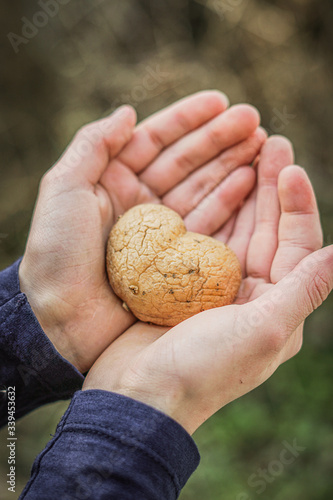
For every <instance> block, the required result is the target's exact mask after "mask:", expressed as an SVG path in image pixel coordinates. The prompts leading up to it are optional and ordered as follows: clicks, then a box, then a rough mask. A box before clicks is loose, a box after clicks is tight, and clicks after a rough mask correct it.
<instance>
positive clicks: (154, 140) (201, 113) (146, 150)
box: [120, 90, 229, 173]
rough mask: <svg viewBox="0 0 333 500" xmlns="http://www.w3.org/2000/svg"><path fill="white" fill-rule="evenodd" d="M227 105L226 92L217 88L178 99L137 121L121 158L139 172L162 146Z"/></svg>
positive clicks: (207, 119)
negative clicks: (137, 123)
mask: <svg viewBox="0 0 333 500" xmlns="http://www.w3.org/2000/svg"><path fill="white" fill-rule="evenodd" d="M228 105H229V101H228V98H227V97H226V95H225V94H223V93H222V92H218V91H216V90H209V91H204V92H198V93H197V94H194V95H191V96H189V97H186V98H185V99H181V100H180V101H178V102H176V103H175V104H173V105H171V106H168V107H167V108H165V109H163V110H162V111H160V112H158V113H155V114H154V115H152V116H151V117H149V118H147V119H146V120H144V121H143V122H142V123H140V125H138V127H137V128H136V130H135V133H134V135H133V138H132V140H131V142H130V144H128V146H127V147H126V148H125V149H124V151H122V153H121V156H120V160H121V161H122V162H124V163H125V164H126V165H127V166H128V167H129V168H131V169H132V170H133V171H134V172H135V173H139V172H141V171H142V170H143V169H145V168H146V167H147V166H148V165H149V164H150V163H151V162H152V161H153V160H154V159H155V158H156V157H157V156H158V155H159V154H160V153H161V151H162V150H163V149H164V148H166V147H167V146H169V145H170V144H173V143H174V142H175V141H177V140H179V139H180V138H181V137H183V136H184V135H186V134H188V133H189V132H191V131H192V130H195V129H196V128H198V127H200V126H201V125H203V124H204V123H206V122H207V121H209V120H211V119H212V118H214V117H215V116H217V115H218V114H220V113H222V112H223V111H224V110H225V109H226V108H227V107H228ZM138 151H139V152H140V154H138Z"/></svg>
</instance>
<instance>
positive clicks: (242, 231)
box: [216, 189, 257, 278]
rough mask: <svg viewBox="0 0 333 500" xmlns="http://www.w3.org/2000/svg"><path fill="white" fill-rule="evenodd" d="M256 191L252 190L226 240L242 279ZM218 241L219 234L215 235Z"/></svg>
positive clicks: (244, 273)
mask: <svg viewBox="0 0 333 500" xmlns="http://www.w3.org/2000/svg"><path fill="white" fill-rule="evenodd" d="M256 201H257V189H255V190H253V191H252V193H251V194H250V196H249V197H248V199H247V200H246V201H245V203H244V205H243V206H242V207H241V209H240V211H239V213H238V216H237V218H236V221H235V225H234V228H233V231H232V234H231V235H230V237H229V239H228V240H227V244H228V246H229V247H230V248H231V249H232V250H233V251H234V252H235V254H236V255H237V257H238V260H239V262H240V265H241V269H242V275H243V278H245V277H246V276H247V270H246V256H247V252H248V247H249V244H250V241H251V237H252V235H253V231H254V224H255V212H256ZM216 237H217V238H218V239H220V238H219V234H217V235H216Z"/></svg>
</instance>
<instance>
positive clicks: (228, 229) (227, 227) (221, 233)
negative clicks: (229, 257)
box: [212, 210, 239, 243]
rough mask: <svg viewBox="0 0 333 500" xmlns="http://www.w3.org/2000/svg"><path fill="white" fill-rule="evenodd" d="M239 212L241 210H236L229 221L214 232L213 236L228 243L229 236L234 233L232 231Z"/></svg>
mask: <svg viewBox="0 0 333 500" xmlns="http://www.w3.org/2000/svg"><path fill="white" fill-rule="evenodd" d="M238 213H239V210H236V211H235V212H234V213H233V214H232V216H231V217H230V219H228V220H227V222H226V223H225V224H223V225H222V227H221V228H220V229H218V230H217V231H216V233H214V234H213V235H212V236H213V238H215V239H216V240H219V241H222V243H228V240H229V238H230V236H231V234H232V231H233V229H234V227H235V223H236V220H237V216H238Z"/></svg>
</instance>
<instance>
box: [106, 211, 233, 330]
mask: <svg viewBox="0 0 333 500" xmlns="http://www.w3.org/2000/svg"><path fill="white" fill-rule="evenodd" d="M107 271H108V276H109V280H110V284H111V286H112V288H113V290H114V292H115V293H116V294H117V295H118V296H119V297H120V298H121V299H122V300H123V301H124V302H125V304H124V306H125V307H126V305H127V307H128V308H129V309H130V310H131V311H132V313H133V314H134V315H135V316H136V317H137V318H138V319H140V320H141V321H147V322H151V323H155V324H156V325H163V326H175V325H177V324H178V323H180V322H181V321H184V320H185V319H187V318H189V317H190V316H193V315H194V314H197V313H199V312H201V311H205V310H206V309H211V308H213V307H220V306H224V305H227V304H231V303H232V302H233V301H234V299H235V297H236V295H237V292H238V289H239V286H240V282H241V277H242V274H241V269H240V264H239V261H238V259H237V257H236V255H235V254H234V252H233V251H232V250H230V248H228V247H227V246H226V245H224V244H223V243H220V242H219V241H217V240H214V239H213V238H210V237H209V236H203V235H201V234H197V233H191V232H187V231H186V228H185V225H184V222H183V220H182V218H181V217H180V216H179V215H178V214H177V213H176V212H174V211H173V210H171V209H170V208H167V207H165V206H163V205H153V204H144V205H137V206H136V207H133V208H131V209H130V210H128V211H127V212H126V213H125V214H124V215H123V216H122V217H120V218H119V220H118V222H117V223H116V224H115V225H114V227H113V229H112V231H111V233H110V236H109V241H108V247H107Z"/></svg>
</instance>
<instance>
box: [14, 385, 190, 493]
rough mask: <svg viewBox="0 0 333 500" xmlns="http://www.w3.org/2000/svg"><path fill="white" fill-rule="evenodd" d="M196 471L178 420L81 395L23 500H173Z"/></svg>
mask: <svg viewBox="0 0 333 500" xmlns="http://www.w3.org/2000/svg"><path fill="white" fill-rule="evenodd" d="M198 463H199V453H198V449H197V447H196V445H195V443H194V441H193V439H192V438H191V436H190V435H189V434H188V433H187V432H186V431H185V429H184V428H183V427H182V426H180V425H179V424H178V423H177V422H175V421H174V420H173V419H172V418H170V417H168V416H167V415H164V414H163V413H161V412H160V411H158V410H156V409H154V408H152V407H150V406H148V405H146V404H144V403H140V402H138V401H135V400H133V399H131V398H128V397H126V396H122V395H120V394H115V393H112V392H107V391H101V390H88V391H79V392H77V393H76V394H75V395H74V397H73V399H72V402H71V404H70V406H69V407H68V410H67V411H66V413H65V415H64V416H63V417H62V419H61V421H60V423H59V425H58V427H57V430H56V434H55V436H54V437H53V439H52V440H51V441H50V442H49V443H48V445H47V446H46V448H45V450H44V451H43V452H42V453H41V454H40V455H39V456H38V457H37V459H36V461H35V463H34V465H33V469H32V475H31V479H30V481H29V483H28V484H27V486H26V488H25V490H24V491H23V493H22V495H21V497H20V500H23V499H24V500H30V499H31V500H35V499H36V498H38V500H44V499H45V500H52V499H61V500H79V499H80V500H82V499H94V500H102V499H103V500H113V499H114V500H127V499H128V500H174V499H176V498H177V497H178V495H179V492H180V490H181V488H182V487H183V486H184V485H185V483H186V481H187V480H188V478H189V477H190V475H191V474H192V473H193V471H194V470H195V469H196V467H197V466H198Z"/></svg>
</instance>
